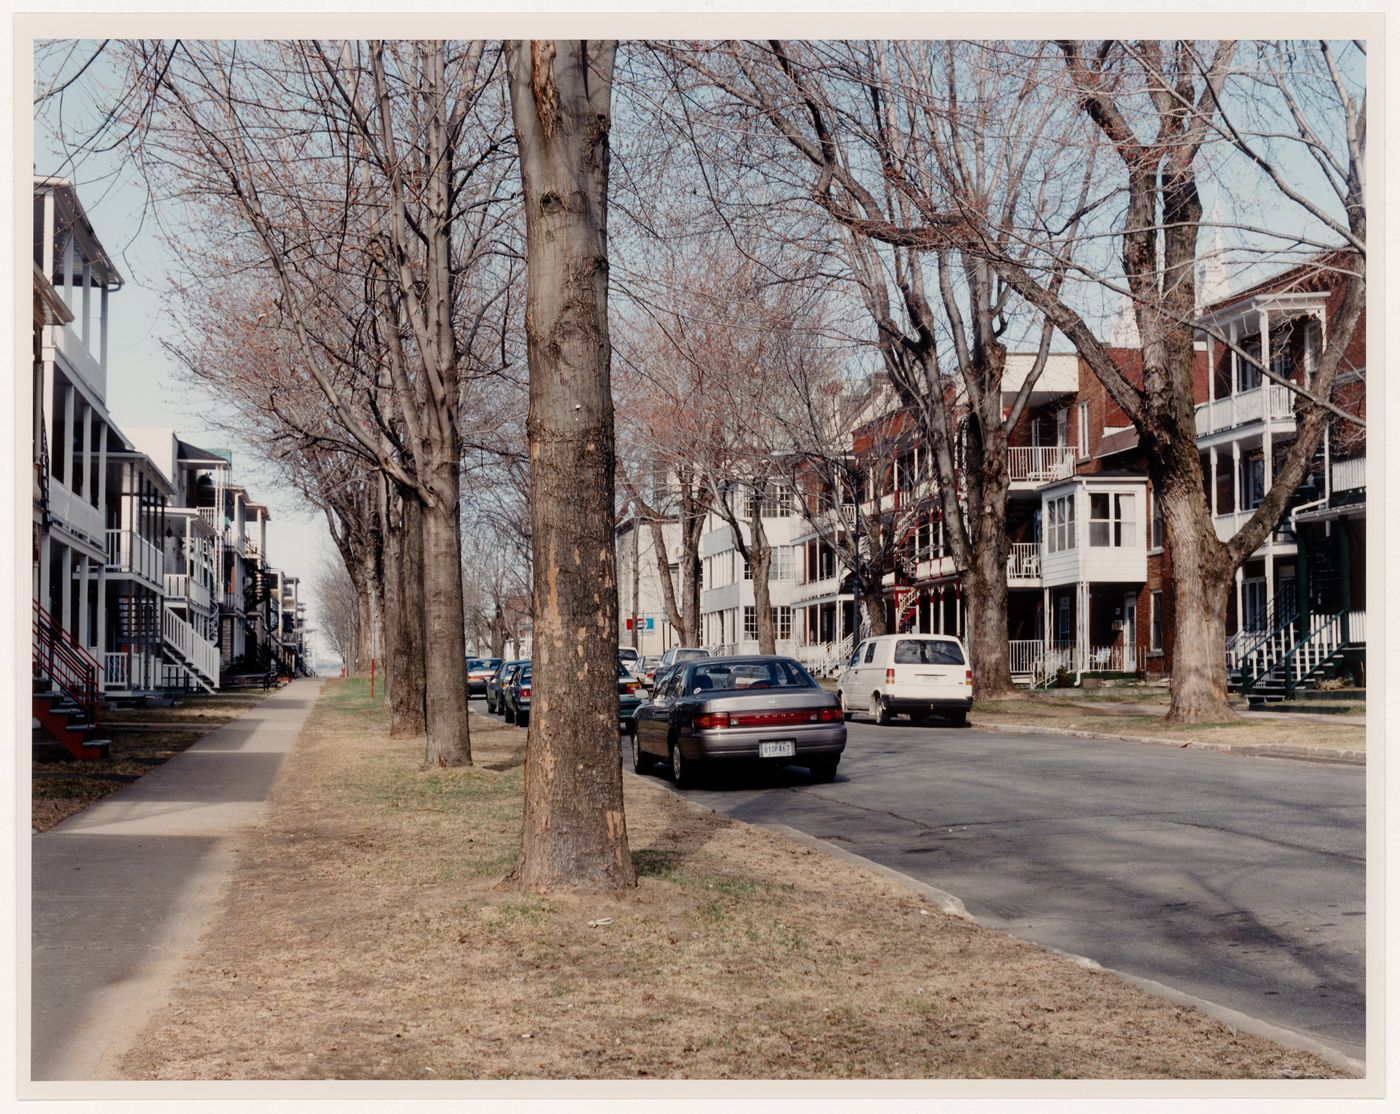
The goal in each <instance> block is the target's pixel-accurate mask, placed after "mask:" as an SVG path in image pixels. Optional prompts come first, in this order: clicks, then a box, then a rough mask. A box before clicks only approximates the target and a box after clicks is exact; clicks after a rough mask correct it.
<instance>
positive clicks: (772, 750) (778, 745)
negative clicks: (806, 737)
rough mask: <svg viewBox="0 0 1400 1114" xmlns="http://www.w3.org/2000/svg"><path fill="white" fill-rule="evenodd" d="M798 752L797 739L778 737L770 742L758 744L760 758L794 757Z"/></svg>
mask: <svg viewBox="0 0 1400 1114" xmlns="http://www.w3.org/2000/svg"><path fill="white" fill-rule="evenodd" d="M796 754H797V741H796V740H795V739H777V740H775V741H773V742H770V743H759V744H758V756H759V757H760V758H792V757H794V756H795V755H796Z"/></svg>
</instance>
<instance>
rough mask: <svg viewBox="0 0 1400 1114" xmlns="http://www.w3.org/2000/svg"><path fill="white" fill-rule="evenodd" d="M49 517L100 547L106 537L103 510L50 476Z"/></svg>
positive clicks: (71, 532) (70, 531) (72, 532)
mask: <svg viewBox="0 0 1400 1114" xmlns="http://www.w3.org/2000/svg"><path fill="white" fill-rule="evenodd" d="M49 518H50V520H51V521H52V522H54V523H55V524H56V525H59V526H61V527H63V528H64V529H66V530H67V531H68V532H69V533H70V534H76V535H78V536H79V537H83V538H87V539H88V540H89V541H91V542H92V544H93V545H94V546H96V547H98V548H99V549H100V548H101V547H102V546H103V544H104V542H105V538H106V524H105V523H104V522H103V519H102V512H101V510H99V509H98V508H97V507H94V506H93V505H92V504H91V503H89V502H88V501H87V500H86V499H84V498H83V497H82V496H81V495H78V494H75V493H74V492H73V491H72V490H71V489H70V488H69V487H68V486H67V485H66V484H63V483H60V482H59V481H58V480H56V479H54V478H53V477H52V476H50V477H49Z"/></svg>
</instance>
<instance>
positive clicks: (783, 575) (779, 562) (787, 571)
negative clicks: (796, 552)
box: [768, 545, 792, 580]
mask: <svg viewBox="0 0 1400 1114" xmlns="http://www.w3.org/2000/svg"><path fill="white" fill-rule="evenodd" d="M768 579H769V580H791V579H792V546H790V545H775V546H774V547H773V559H772V561H771V562H770V563H769V565H768Z"/></svg>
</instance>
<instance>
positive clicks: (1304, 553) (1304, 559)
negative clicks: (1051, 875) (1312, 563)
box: [1295, 529, 1311, 630]
mask: <svg viewBox="0 0 1400 1114" xmlns="http://www.w3.org/2000/svg"><path fill="white" fill-rule="evenodd" d="M1304 536H1305V535H1304V532H1303V531H1302V530H1301V529H1300V530H1299V531H1298V571H1297V573H1296V574H1295V575H1296V576H1297V581H1296V583H1297V586H1298V619H1299V621H1300V623H1301V624H1302V628H1303V630H1307V629H1308V613H1309V611H1311V608H1310V607H1309V600H1308V547H1307V543H1306V542H1305V541H1304Z"/></svg>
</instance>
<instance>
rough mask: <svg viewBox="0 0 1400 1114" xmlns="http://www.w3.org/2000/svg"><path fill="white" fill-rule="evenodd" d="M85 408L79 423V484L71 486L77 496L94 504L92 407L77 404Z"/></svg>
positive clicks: (76, 474) (76, 463)
mask: <svg viewBox="0 0 1400 1114" xmlns="http://www.w3.org/2000/svg"><path fill="white" fill-rule="evenodd" d="M75 405H81V406H82V408H83V420H82V421H81V422H80V423H79V425H80V426H81V428H82V431H83V448H82V452H81V454H80V456H79V459H77V460H75V461H74V470H73V478H74V479H75V480H77V481H79V482H77V483H73V484H70V485H69V486H71V487H72V489H73V493H74V494H75V495H81V496H82V497H83V499H84V500H86V501H87V502H89V503H91V502H92V407H91V406H89V405H88V404H87V403H86V402H81V403H77V404H75Z"/></svg>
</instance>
